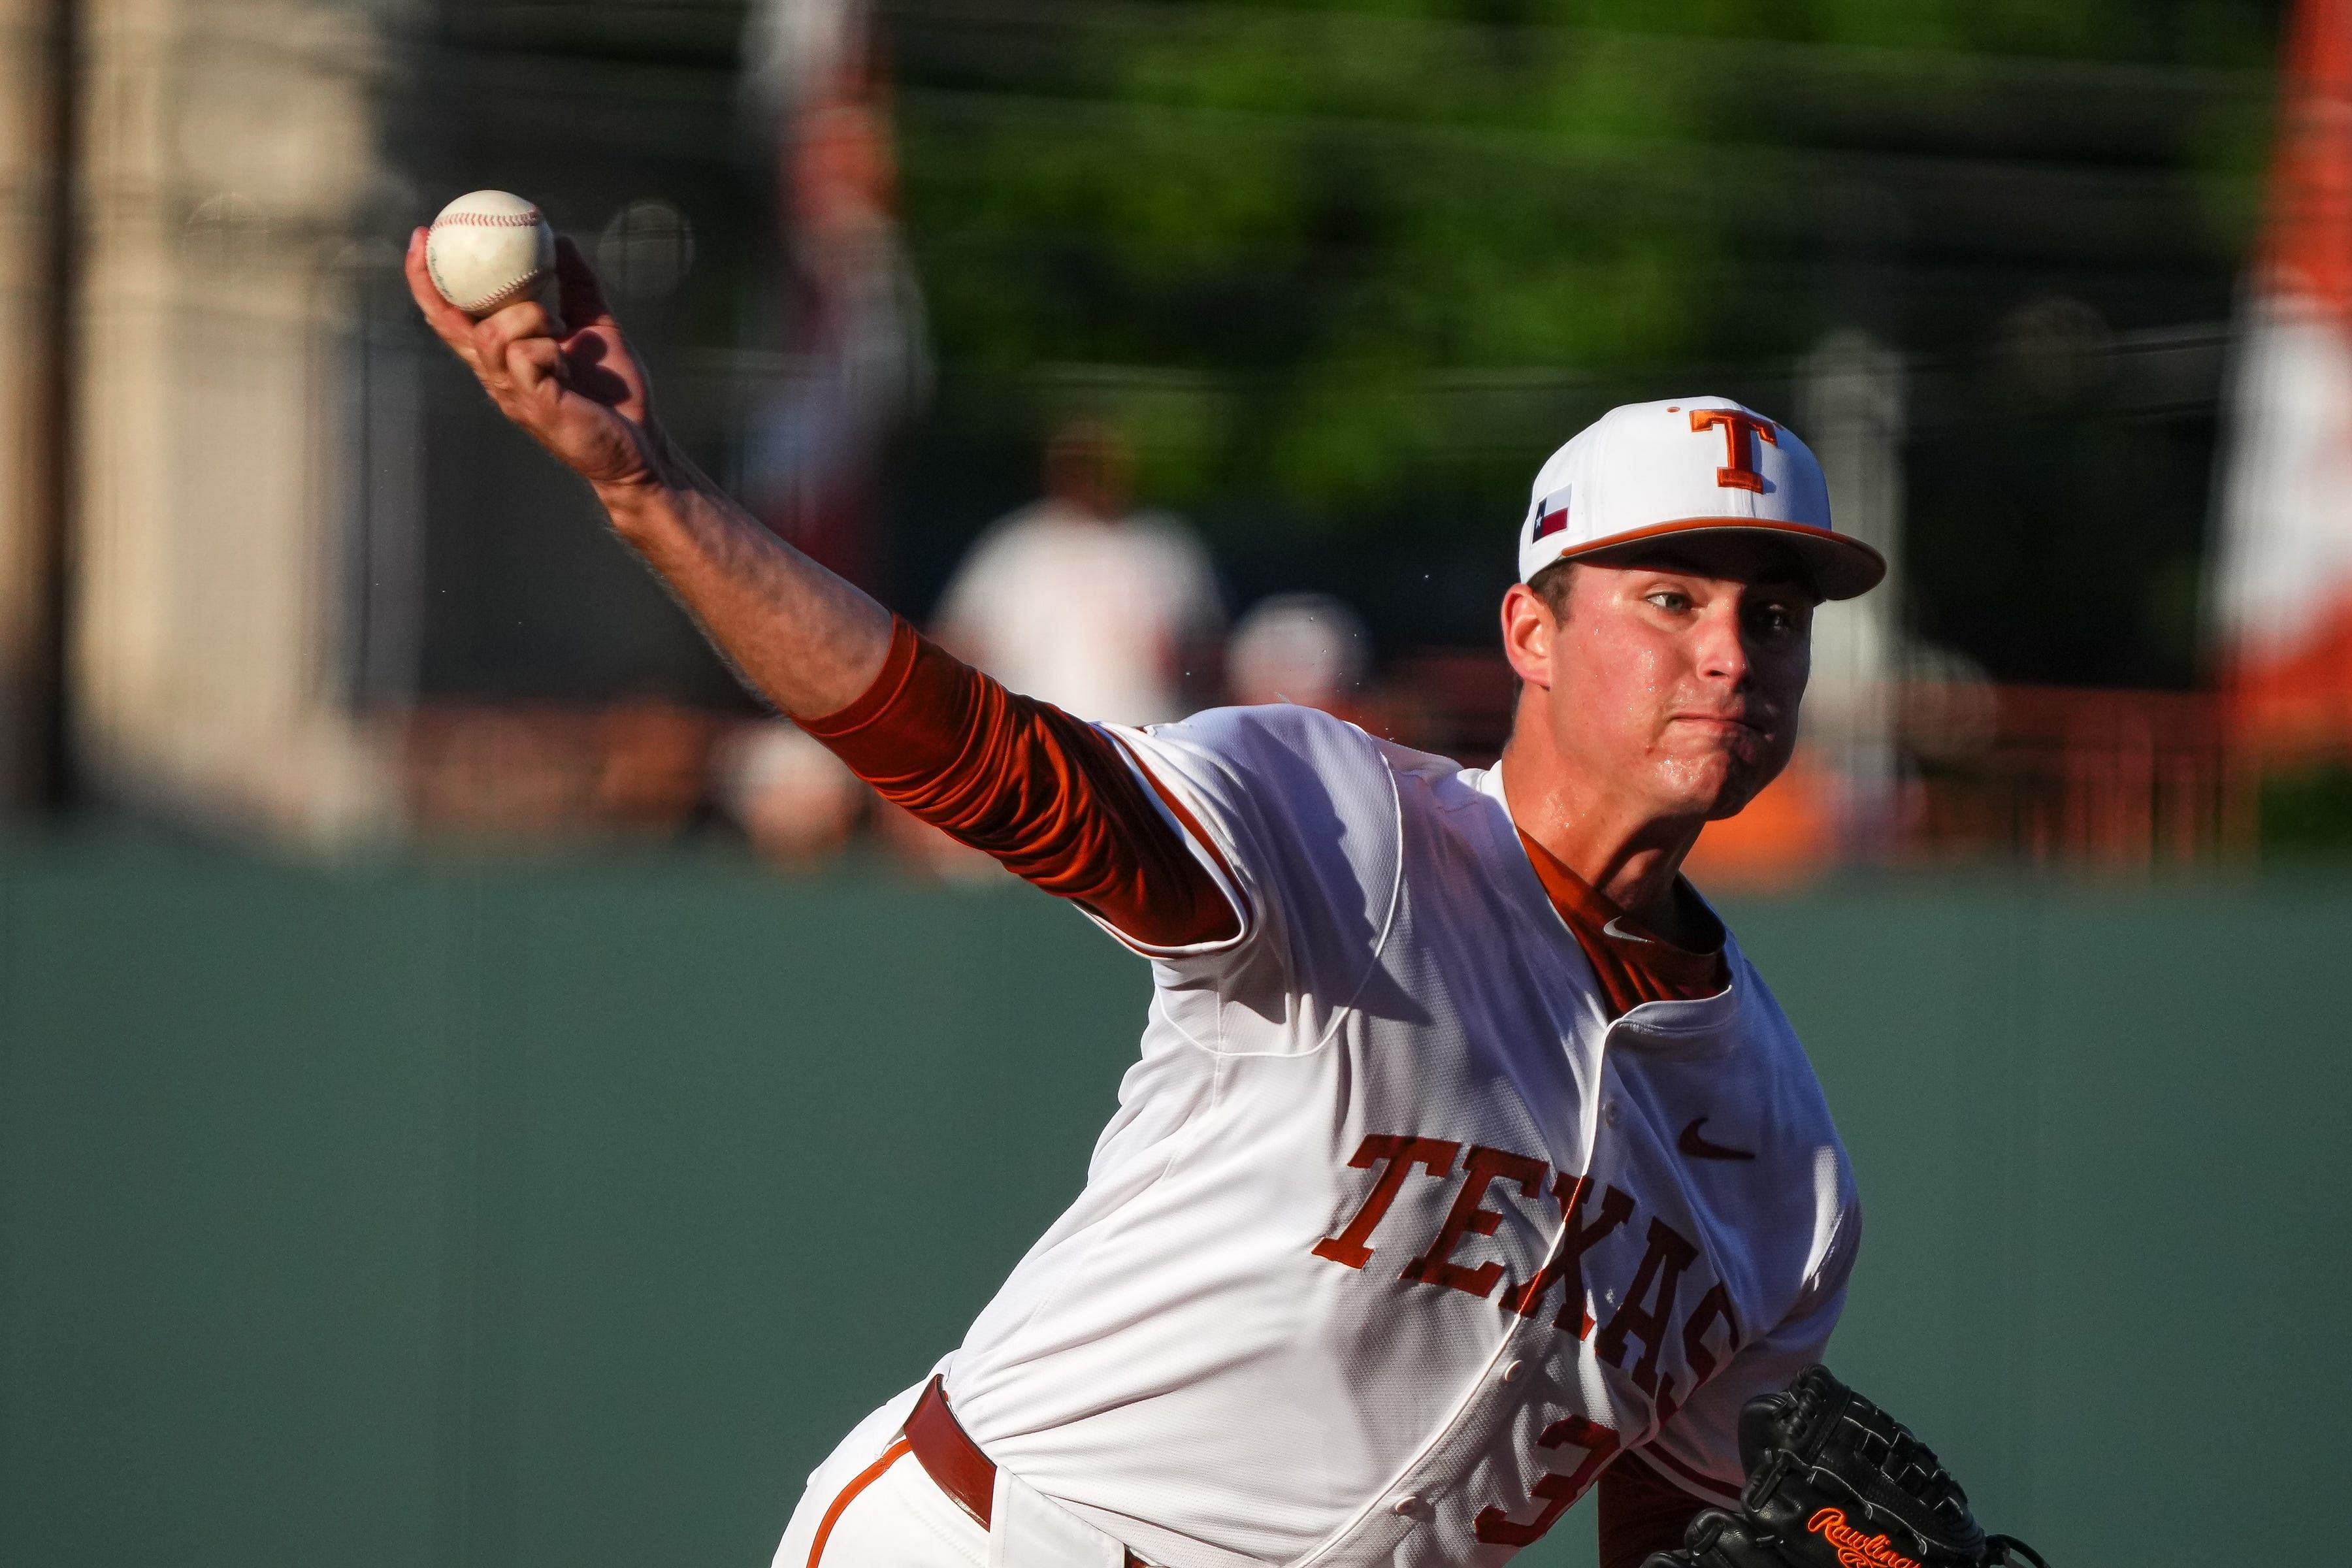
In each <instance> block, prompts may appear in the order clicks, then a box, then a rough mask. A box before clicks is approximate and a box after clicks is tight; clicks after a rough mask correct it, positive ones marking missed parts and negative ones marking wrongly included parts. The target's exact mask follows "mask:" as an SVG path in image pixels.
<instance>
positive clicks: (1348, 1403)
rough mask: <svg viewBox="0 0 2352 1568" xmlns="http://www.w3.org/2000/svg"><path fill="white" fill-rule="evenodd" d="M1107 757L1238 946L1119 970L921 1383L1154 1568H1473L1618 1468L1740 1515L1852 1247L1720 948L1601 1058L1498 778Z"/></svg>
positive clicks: (1250, 743) (1805, 1103)
mask: <svg viewBox="0 0 2352 1568" xmlns="http://www.w3.org/2000/svg"><path fill="white" fill-rule="evenodd" d="M1111 733H1113V735H1114V736H1115V738H1116V739H1118V741H1119V742H1121V743H1122V744H1123V745H1125V746H1126V747H1127V748H1128V750H1129V753H1130V754H1131V755H1132V756H1133V757H1134V758H1136V759H1137V761H1138V762H1139V764H1140V765H1141V766H1142V767H1143V768H1144V769H1146V770H1148V773H1149V775H1150V778H1151V779H1152V780H1153V781H1155V782H1156V783H1157V784H1159V785H1160V787H1161V788H1162V789H1163V790H1165V791H1166V792H1167V793H1168V794H1169V795H1172V796H1173V798H1174V799H1175V800H1176V801H1177V802H1179V803H1181V805H1182V806H1183V807H1184V808H1185V811H1186V812H1187V813H1189V815H1190V816H1191V817H1192V818H1193V819H1194V822H1195V823H1196V824H1197V826H1198V828H1199V834H1198V835H1197V836H1193V837H1192V842H1193V845H1194V848H1195V852H1196V853H1197V854H1199V855H1200V856H1201V858H1202V860H1203V862H1204V863H1205V864H1207V865H1209V866H1211V867H1212V868H1214V870H1215V871H1216V873H1217V875H1218V876H1219V877H1220V878H1221V879H1223V880H1224V883H1225V885H1226V886H1227V888H1228V889H1229V891H1230V893H1231V896H1232V898H1233V900H1234V904H1235V907H1236V909H1237V910H1239V911H1240V912H1241V917H1242V930H1241V931H1240V933H1239V934H1238V935H1237V936H1235V937H1234V938H1233V939H1231V940H1229V941H1225V942H1217V943H1214V944H1211V945H1205V946H1202V947H1200V948H1196V949H1191V950H1184V951H1159V952H1151V953H1150V957H1151V958H1152V961H1153V975H1154V981H1155V990H1154V994H1153V997H1152V1003H1151V1010H1150V1022H1149V1024H1148V1026H1147V1027H1146V1029H1145V1032H1144V1036H1143V1044H1142V1055H1141V1058H1140V1059H1139V1061H1138V1062H1137V1063H1136V1064H1135V1065H1134V1066H1133V1067H1132V1068H1130V1069H1129V1071H1128V1073H1127V1076H1126V1079H1125V1080H1124V1082H1123V1083H1122V1085H1121V1087H1120V1092H1119V1109H1118V1114H1117V1115H1116V1116H1115V1117H1114V1118H1113V1120H1112V1121H1111V1123H1110V1125H1109V1126H1108V1128H1107V1129H1106V1130H1105V1131H1104V1132H1103V1134H1102V1137H1101V1139H1100V1141H1099V1142H1098V1143H1097V1146H1096V1149H1095V1153H1094V1158H1093V1160H1092V1162H1091V1164H1090V1166H1089V1169H1088V1172H1087V1187H1086V1190H1085V1192H1084V1193H1083V1194H1080V1196H1079V1197H1078V1199H1077V1201H1076V1203H1075V1204H1074V1205H1071V1207H1070V1209H1069V1211H1068V1212H1067V1213H1066V1214H1065V1215H1063V1216H1062V1217H1061V1219H1060V1220H1059V1221H1058V1222H1057V1223H1056V1224H1055V1226H1053V1228H1052V1229H1051V1230H1050V1231H1048V1232H1047V1233H1046V1235H1045V1237H1043V1238H1042V1239H1041V1240H1040V1241H1039V1242H1038V1243H1037V1244H1036V1246H1035V1247H1033V1248H1031V1250H1030V1251H1029V1253H1028V1255H1027V1256H1026V1257H1025V1258H1023V1259H1022V1261H1021V1262H1020V1264H1019V1265H1018V1267H1016V1268H1015V1269H1014V1270H1013V1275H1012V1277H1011V1279H1008V1280H1007V1281H1006V1283H1005V1285H1004V1287H1003V1289H1002V1291H1001V1292H1000V1293H999V1294H998V1295H997V1297H996V1299H995V1300H993V1301H992V1302H991V1303H990V1305H989V1306H988V1307H987V1309H986V1310H984V1311H982V1314H981V1315H980V1318H979V1319H978V1321H975V1322H974V1323H973V1325H972V1327H971V1331H970V1333H969V1335H968V1336H967V1338H966V1339H965V1341H964V1342H963V1344H962V1346H961V1348H960V1349H959V1350H957V1351H956V1352H955V1353H954V1354H953V1355H952V1356H951V1357H950V1358H949V1360H948V1362H947V1363H945V1366H946V1379H947V1389H948V1394H949V1396H950V1399H951V1401H952V1403H953V1405H954V1408H955V1412H956V1414H957V1415H958V1417H959V1418H960V1419H961V1422H962V1423H963V1425H964V1426H965V1428H966V1430H967V1431H969V1432H970V1434H971V1436H972V1437H973V1438H974V1439H975V1440H976V1441H977V1442H978V1443H979V1445H980V1447H982V1449H983V1450H985V1451H986V1452H987V1454H988V1455H989V1456H990V1457H991V1458H993V1459H994V1460H995V1461H996V1463H997V1464H998V1465H1000V1466H1003V1467H1005V1468H1008V1469H1009V1470H1010V1471H1011V1472H1012V1473H1013V1474H1014V1475H1016V1476H1018V1477H1020V1478H1022V1479H1024V1481H1025V1482H1027V1483H1028V1484H1029V1485H1031V1486H1033V1487H1034V1488H1036V1489H1038V1490H1039V1491H1041V1492H1043V1493H1044V1494H1045V1496H1046V1497H1048V1498H1052V1499H1055V1500H1058V1501H1060V1502H1062V1503H1064V1504H1065V1505H1066V1506H1067V1507H1068V1508H1069V1509H1070V1510H1073V1511H1075V1512H1076V1513H1077V1514H1078V1515H1080V1516H1081V1517H1082V1518H1085V1519H1087V1520H1088V1521H1091V1522H1093V1523H1095V1524H1097V1525H1098V1526H1100V1527H1101V1528H1102V1529H1104V1530H1106V1531H1108V1532H1109V1533H1111V1534H1112V1535H1115V1536H1117V1537H1118V1538H1119V1539H1120V1540H1122V1541H1124V1542H1127V1543H1128V1544H1129V1545H1130V1546H1132V1547H1133V1548H1134V1549H1135V1550H1136V1551H1137V1552H1140V1553H1141V1554H1142V1555H1143V1556H1145V1557H1146V1558H1148V1559H1150V1560H1151V1561H1153V1562H1155V1563H1161V1564H1165V1565H1166V1568H1234V1565H1241V1564H1250V1563H1291V1564H1308V1563H1313V1564H1366V1565H1370V1564H1381V1565H1391V1564H1393V1565H1398V1568H1418V1565H1422V1564H1431V1565H1434V1564H1441V1563H1444V1564H1456V1563H1479V1564H1485V1563H1501V1562H1503V1561H1505V1560H1506V1559H1507V1558H1508V1557H1510V1556H1511V1555H1512V1553H1513V1552H1516V1551H1517V1549H1518V1548H1519V1547H1520V1546H1523V1545H1525V1544H1527V1543H1528V1542H1531V1541H1533V1540H1535V1539H1536V1538H1537V1537H1538V1536H1539V1535H1541V1534H1542V1533H1543V1532H1544V1531H1545V1530H1547V1529H1548V1528H1549V1527H1550V1526H1551V1525H1552V1523H1553V1522H1554V1521H1556V1520H1558V1519H1559V1516H1560V1515H1561V1514H1562V1513H1563V1512H1564V1511H1565V1510H1566V1509H1567V1508H1568V1506H1569V1505H1570V1503H1572V1502H1573V1501H1574V1500H1576V1499H1577V1498H1578V1497H1580V1495H1582V1494H1583V1493H1584V1492H1585V1491H1587V1490H1589V1489H1591V1486H1592V1484H1593V1483H1594V1481H1595V1480H1596V1479H1598V1477H1599V1475H1600V1473H1601V1470H1602V1469H1603V1468H1606V1467H1607V1466H1608V1465H1609V1464H1610V1463H1611V1462H1612V1459H1614V1458H1616V1457H1617V1456H1619V1455H1621V1454H1622V1453H1624V1452H1625V1451H1627V1450H1628V1449H1630V1448H1633V1447H1643V1449H1644V1451H1645V1457H1648V1458H1654V1460H1655V1461H1656V1466H1657V1468H1658V1469H1659V1471H1660V1472H1661V1473H1662V1474H1665V1475H1667V1476H1669V1477H1670V1478H1672V1479H1675V1481H1676V1482H1677V1483H1678V1484H1680V1485H1682V1486H1684V1487H1685V1489H1688V1490H1689V1491H1690V1492H1691V1493H1692V1495H1693V1496H1694V1497H1695V1498H1698V1499H1703V1500H1707V1501H1713V1502H1721V1501H1727V1500H1729V1499H1730V1498H1732V1497H1734V1496H1736V1495H1737V1492H1738V1487H1739V1484H1740V1480H1741V1472H1740V1467H1739V1462H1738V1448H1737V1442H1736V1437H1735V1431H1734V1424H1735V1420H1736V1417H1737V1415H1738V1410H1739V1407H1740V1405H1741V1404H1742V1403H1743V1402H1744V1401H1745V1400H1746V1399H1748V1397H1749V1396H1751V1395H1752V1394H1757V1393H1759V1392H1762V1391H1764V1390H1767V1389H1771V1388H1777V1387H1780V1386H1781V1385H1782V1384H1785V1383H1786V1382H1787V1381H1788V1380H1789V1379H1790V1377H1791V1376H1792V1375H1793V1374H1794V1373H1796V1372H1797V1371H1798V1370H1799V1369H1800V1368H1801V1367H1802V1366H1803V1365H1805V1364H1806V1363H1809V1362H1811V1361H1814V1360H1817V1359H1819V1358H1820V1357H1821V1355H1822V1350H1823V1346H1824V1344H1825V1343H1826V1342H1827V1340H1828V1338H1829V1333H1830V1330H1831V1328H1832V1325H1833V1324H1834V1323H1835V1321H1836V1320H1837V1316H1838V1312H1839V1309H1840V1307H1841V1305H1842V1303H1843V1298H1844V1292H1845V1282H1846V1277H1847V1274H1848V1271H1849V1270H1850V1268H1851V1267H1852V1264H1853V1257H1854V1252H1855V1248H1856V1247H1857V1244H1858V1241H1859V1226H1860V1214H1859V1209H1858V1206H1857V1203H1856V1199H1855V1195H1854V1189H1853V1176H1852V1173H1851V1169H1850V1167H1849V1165H1848V1163H1847V1159H1846V1155H1845V1152H1844V1150H1843V1147H1842V1146H1841V1145H1840V1143H1839V1142H1838V1138H1837V1134H1836V1132H1835V1131H1834V1130H1833V1129H1832V1125H1831V1121H1830V1116H1829V1111H1828V1110H1827V1107H1826V1106H1825V1105H1824V1103H1823V1100H1822V1092H1821V1089H1820V1086H1819V1084H1818V1083H1817V1082H1816V1081H1815V1079H1814V1077H1813V1074H1812V1071H1811V1068H1810V1066H1809V1065H1808V1064H1807V1062H1806V1060H1805V1057H1804V1054H1803V1051H1802V1049H1801V1047H1799V1045H1798V1042H1797V1039H1796V1037H1795V1035H1794V1034H1793V1032H1792V1031H1791V1030H1790V1026H1789V1024H1788V1021H1787V1020H1786V1019H1785V1018H1784V1017H1783V1016H1781V1013H1780V1008H1779V1007H1778V1006H1777V1005H1775V1004H1774V1002H1773V1000H1772V997H1771V995H1770V994H1769V992H1768V991H1767V990H1766V989H1765V987H1764V984H1763V982H1762V981H1761V980H1760V979H1759V977H1758V976H1757V973H1756V972H1755V971H1754V969H1752V968H1751V967H1749V965H1748V963H1746V961H1745V960H1744V959H1743V958H1742V957H1741V956H1740V954H1739V952H1738V948H1737V946H1736V945H1734V946H1731V947H1729V948H1727V952H1726V958H1727V965H1728V969H1729V973H1730V975H1731V984H1730V986H1729V988H1728V989H1727V990H1726V991H1725V992H1723V993H1722V994H1718V995H1716V996H1713V997H1710V998H1707V999H1705V1000H1699V1001H1690V1002H1657V1003H1649V1004H1645V1005H1642V1006H1639V1007H1636V1008H1634V1009H1633V1011H1632V1012H1630V1013H1628V1014H1627V1015H1625V1016H1623V1017H1622V1018H1619V1019H1617V1020H1616V1021H1615V1022H1613V1023H1612V1022H1611V1021H1610V1020H1609V1016H1608V1012H1607V1009H1606V1007H1605V1006H1604V1005H1603V1004H1602V1001H1601V996H1600V994H1599V992H1598V989H1597V987H1596V984H1595V982H1594V979H1593V974H1592V971H1591V966H1590V964H1589V963H1587V961H1586V959H1585V957H1584V954H1583V952H1582V951H1581V950H1580V947H1579V945H1578V943H1577V942H1576V941H1575V939H1574V938H1573V936H1572V935H1571V933H1570V931H1569V930H1568V928H1567V926H1566V925H1565V924H1564V923H1563V922H1562V921H1561V920H1560V918H1559V915H1558V913H1557V912H1556V911H1555V910H1554V908H1553V906H1552V905H1551V903H1550V901H1549V899H1548V898H1547V896H1546V893H1545V891H1544V889H1543V887H1542V885H1541V883H1540V882H1539V881H1538V878H1537V876H1536V874H1535V871H1534V869H1533V868H1531V867H1530V866H1529V864H1528V858H1527V855H1526V852H1525V851H1524V850H1523V848H1522V847H1521V846H1520V843H1519V840H1518V837H1517V832H1516V830H1515V828H1514V826H1513V824H1512V822H1511V819H1510V816H1509V813H1508V811H1507V809H1506V806H1505V805H1504V799H1503V794H1502V787H1501V781H1500V778H1499V775H1498V773H1496V772H1495V771H1493V770H1488V771H1484V772H1481V771H1476V770H1470V771H1465V770H1463V769H1460V768H1458V767H1457V766H1456V765H1455V764H1454V763H1450V762H1447V761H1445V760H1444V759H1442V758H1438V757H1433V756H1428V755H1424V754H1422V753H1419V752H1411V751H1407V750H1405V749H1403V748H1401V747H1397V746H1392V745H1389V744H1386V743H1383V742H1378V741H1375V740H1373V739H1371V738H1370V737H1369V736H1368V735H1366V734H1365V733H1364V732H1363V731H1360V730H1358V729H1356V728H1354V727H1353V726H1350V725H1348V724H1345V723H1342V722H1340V721H1338V720H1335V719H1331V718H1329V717H1328V716H1326V715H1324V714H1321V713H1318V712H1316V711H1314V710H1309V709H1305V708H1297V707H1287V706H1280V707H1269V708H1253V709H1235V710H1221V711H1216V712H1212V713H1207V714H1203V715H1202V716H1200V717H1198V718H1196V719H1193V720H1191V721H1187V722H1184V723H1180V724H1172V725H1167V726H1163V727H1160V728H1157V729H1153V730H1150V731H1124V730H1121V731H1111ZM1186 831H1187V832H1188V835H1189V834H1190V829H1186Z"/></svg>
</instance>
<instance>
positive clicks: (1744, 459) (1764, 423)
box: [1691, 408, 1780, 490]
mask: <svg viewBox="0 0 2352 1568" xmlns="http://www.w3.org/2000/svg"><path fill="white" fill-rule="evenodd" d="M1717 426H1721V427H1722V429H1723V445H1724V466H1723V467H1722V468H1717V469H1716V470H1715V482H1716V483H1717V484H1718V485H1722V486H1724V487H1725V488H1726V489H1743V490H1761V489H1763V488H1764V476H1763V475H1761V474H1759V473H1758V472H1757V471H1756V466H1755V465H1754V464H1753V463H1751V462H1749V461H1748V452H1749V451H1750V450H1751V449H1752V447H1753V443H1752V442H1751V441H1750V440H1749V439H1748V437H1751V436H1752V437H1757V438H1758V439H1759V440H1764V441H1769V442H1770V443H1771V444H1772V445H1773V446H1775V447H1777V446H1779V445H1780V426H1778V425H1775V424H1773V423H1772V422H1771V421H1770V420H1769V419H1766V418H1764V417H1762V416H1759V415H1755V414H1750V413H1748V410H1746V409H1745V408H1694V409H1692V410H1691V428H1692V429H1694V430H1712V429H1714V428H1716V427H1717Z"/></svg>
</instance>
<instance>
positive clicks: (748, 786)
mask: <svg viewBox="0 0 2352 1568" xmlns="http://www.w3.org/2000/svg"><path fill="white" fill-rule="evenodd" d="M712 763H713V765H712V769H711V773H712V776H713V782H714V784H715V786H716V787H715V793H716V795H717V796H718V799H719V805H720V807H721V808H722V809H723V810H725V811H726V813H727V815H728V816H730V817H732V818H733V819H734V821H735V824H736V826H739V827H740V828H741V829H742V830H743V837H745V839H747V840H748V841H749V842H750V844H751V847H752V849H753V850H754V851H756V852H757V853H758V854H759V856H760V858H761V859H763V860H767V861H770V862H772V863H773V864H775V865H779V866H784V867H790V868H805V867H811V866H814V865H817V864H819V863H821V862H823V861H825V860H829V859H831V858H833V857H834V856H835V855H838V854H839V853H840V852H841V851H842V849H843V848H844V847H846V846H847V845H848V843H849V838H850V835H851V834H853V833H855V832H856V829H857V823H858V819H859V818H860V817H861V816H863V815H864V813H865V810H866V802H867V801H869V800H871V799H872V798H873V792H872V791H871V790H868V789H867V788H866V786H865V785H864V784H861V783H859V782H858V780H857V775H856V774H855V773H851V772H850V771H849V769H848V767H847V766H846V765H845V764H844V763H842V761H841V759H840V758H838V757H836V756H835V755H834V754H833V753H832V752H829V751H827V750H825V748H824V745H823V744H822V743H821V742H818V741H816V740H815V739H814V738H813V737H812V736H810V735H809V734H807V733H806V732H805V731H803V730H802V729H801V727H800V726H799V725H797V724H794V723H793V722H791V721H788V720H782V719H778V720H772V721H768V722H765V723H758V724H746V725H744V726H742V727H741V728H740V729H739V730H737V731H735V732H734V733H733V734H731V735H730V736H729V737H728V738H727V739H726V740H725V741H724V742H721V743H720V745H719V748H718V751H717V752H716V754H715V755H714V757H713V759H712Z"/></svg>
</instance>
